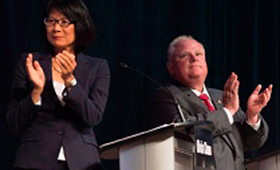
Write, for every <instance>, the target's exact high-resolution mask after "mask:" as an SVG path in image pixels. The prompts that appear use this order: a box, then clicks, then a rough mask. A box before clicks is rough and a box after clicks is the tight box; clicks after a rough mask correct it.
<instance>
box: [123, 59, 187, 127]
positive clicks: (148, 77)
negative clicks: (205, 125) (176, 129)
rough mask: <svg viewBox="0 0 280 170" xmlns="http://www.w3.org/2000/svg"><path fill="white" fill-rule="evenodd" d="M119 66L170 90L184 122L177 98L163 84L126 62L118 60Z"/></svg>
mask: <svg viewBox="0 0 280 170" xmlns="http://www.w3.org/2000/svg"><path fill="white" fill-rule="evenodd" d="M119 65H120V67H122V68H124V69H130V70H132V71H134V72H136V73H138V74H140V75H142V76H143V77H145V78H147V79H148V80H150V81H151V82H153V83H154V84H156V85H158V86H159V87H162V88H164V89H166V90H167V91H169V92H170V94H171V96H172V97H173V99H174V104H175V105H176V107H177V109H178V112H179V116H180V118H181V120H182V122H186V119H185V116H184V114H183V111H182V108H181V105H180V104H179V102H178V100H177V98H176V97H175V96H174V95H173V93H172V92H171V91H170V90H169V89H168V88H167V87H165V86H163V85H162V84H161V83H159V82H157V81H156V80H154V79H153V78H151V77H150V76H148V75H147V74H145V73H143V72H142V71H139V70H138V69H135V68H133V67H130V66H128V65H127V64H125V63H122V62H120V63H119Z"/></svg>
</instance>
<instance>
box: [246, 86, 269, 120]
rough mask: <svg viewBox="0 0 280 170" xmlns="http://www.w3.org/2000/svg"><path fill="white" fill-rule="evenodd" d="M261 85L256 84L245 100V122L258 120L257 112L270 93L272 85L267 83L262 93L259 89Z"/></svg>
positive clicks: (264, 103)
mask: <svg viewBox="0 0 280 170" xmlns="http://www.w3.org/2000/svg"><path fill="white" fill-rule="evenodd" d="M261 88H262V85H260V84H259V85H258V86H257V87H256V88H255V90H254V91H253V93H252V94H251V96H250V97H249V99H248V102H247V112H246V114H247V122H248V123H257V122H258V120H259V113H260V112H261V110H262V109H263V108H264V107H265V106H266V105H267V103H268V101H269V100H270V97H271V93H272V85H269V86H268V87H267V88H266V89H265V90H264V91H263V92H262V93H260V90H261Z"/></svg>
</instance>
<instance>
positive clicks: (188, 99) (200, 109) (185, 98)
mask: <svg viewBox="0 0 280 170" xmlns="http://www.w3.org/2000/svg"><path fill="white" fill-rule="evenodd" d="M174 87H175V86H174ZM175 88H177V87H175ZM177 89H178V90H180V89H179V88H177ZM207 90H208V93H209V95H210V97H211V99H212V103H213V105H214V106H215V109H216V110H220V109H222V108H223V103H222V99H221V97H220V96H218V94H217V93H215V92H213V91H212V90H211V89H207ZM176 97H177V99H178V101H179V102H180V104H181V106H182V107H183V108H185V110H189V111H188V112H189V114H191V115H196V114H198V113H209V110H208V108H207V107H206V106H205V104H204V103H203V102H202V101H201V100H200V99H199V98H198V97H197V96H196V95H195V94H194V93H193V92H192V91H191V90H190V89H189V88H187V89H186V90H185V91H181V90H180V92H178V93H177V94H176ZM209 114H211V113H209ZM221 138H222V139H223V140H224V141H225V143H226V144H227V145H228V146H229V147H230V148H231V150H232V152H233V154H234V156H236V154H237V152H236V148H238V147H237V144H236V142H235V139H234V137H233V135H232V134H225V135H222V136H221Z"/></svg>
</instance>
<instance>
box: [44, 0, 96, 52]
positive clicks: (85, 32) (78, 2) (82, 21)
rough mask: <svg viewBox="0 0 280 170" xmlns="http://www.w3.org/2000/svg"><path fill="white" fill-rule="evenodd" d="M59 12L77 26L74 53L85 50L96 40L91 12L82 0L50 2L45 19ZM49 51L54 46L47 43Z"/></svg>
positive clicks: (55, 0) (54, 0)
mask: <svg viewBox="0 0 280 170" xmlns="http://www.w3.org/2000/svg"><path fill="white" fill-rule="evenodd" d="M53 10H57V11H58V12H60V13H61V14H63V15H64V16H66V17H67V19H69V20H70V21H71V22H73V24H74V25H75V42H74V51H75V53H79V52H81V51H82V50H84V49H85V48H86V47H87V46H88V45H89V44H90V43H91V42H92V41H93V39H94V36H95V29H94V25H93V22H92V19H91V17H90V14H89V11H88V9H87V7H86V5H85V4H84V2H83V1H82V0H50V1H49V3H48V6H47V11H46V14H45V17H48V16H49V14H50V13H51V12H52V11H53ZM47 49H48V50H51V51H52V50H53V46H52V45H51V44H50V43H49V42H48V41H47Z"/></svg>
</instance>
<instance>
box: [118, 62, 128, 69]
mask: <svg viewBox="0 0 280 170" xmlns="http://www.w3.org/2000/svg"><path fill="white" fill-rule="evenodd" d="M119 65H120V67H122V68H128V65H127V64H124V63H122V62H120V63H119Z"/></svg>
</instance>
